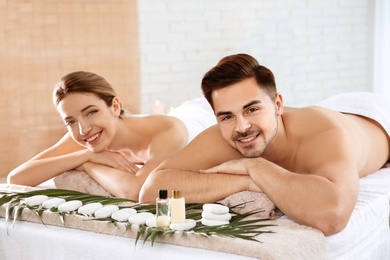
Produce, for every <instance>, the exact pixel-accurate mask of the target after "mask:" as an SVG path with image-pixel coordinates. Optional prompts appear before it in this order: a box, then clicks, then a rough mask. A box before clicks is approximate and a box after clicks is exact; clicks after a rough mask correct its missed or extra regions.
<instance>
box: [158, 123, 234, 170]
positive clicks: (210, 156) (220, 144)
mask: <svg viewBox="0 0 390 260" xmlns="http://www.w3.org/2000/svg"><path fill="white" fill-rule="evenodd" d="M237 158H242V155H241V154H240V153H239V152H238V151H237V150H235V149H234V148H232V147H231V146H230V145H229V144H227V143H226V141H225V140H224V139H223V138H222V136H221V133H220V131H219V128H218V125H214V126H211V127H210V128H208V129H206V130H204V131H203V132H202V133H200V134H199V135H198V136H197V137H195V139H194V140H192V141H191V142H190V143H189V144H188V145H187V146H186V147H185V148H183V149H182V150H181V151H180V152H178V153H177V154H176V155H174V156H173V157H171V158H169V159H168V160H167V161H166V162H165V165H164V168H165V167H166V168H180V169H187V170H193V171H197V170H199V169H207V168H210V167H213V166H215V165H218V164H220V163H223V162H226V161H228V160H232V159H237Z"/></svg>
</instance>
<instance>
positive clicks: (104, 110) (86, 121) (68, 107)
mask: <svg viewBox="0 0 390 260" xmlns="http://www.w3.org/2000/svg"><path fill="white" fill-rule="evenodd" d="M57 110H58V112H59V114H60V116H61V118H62V120H63V122H64V124H65V126H66V128H67V129H68V132H69V134H70V135H71V137H72V138H73V140H74V141H75V142H77V143H78V144H80V145H82V146H84V147H86V148H88V149H89V150H91V151H93V152H101V151H104V150H105V149H106V148H107V147H108V146H109V145H110V144H111V142H112V140H113V138H114V136H115V133H116V126H117V122H118V120H117V119H118V117H119V114H120V105H119V100H118V99H117V98H114V100H113V105H112V106H111V107H108V106H107V105H106V103H105V102H104V101H103V100H102V99H100V98H99V97H98V96H96V95H94V94H91V93H70V94H68V95H67V96H66V97H65V98H64V99H63V100H62V101H61V102H60V103H59V104H58V105H57Z"/></svg>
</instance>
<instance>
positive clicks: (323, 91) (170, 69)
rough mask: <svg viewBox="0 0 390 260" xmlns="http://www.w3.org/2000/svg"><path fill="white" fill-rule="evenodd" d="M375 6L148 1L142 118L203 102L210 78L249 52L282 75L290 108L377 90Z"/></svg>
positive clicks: (334, 0) (364, 1) (339, 0)
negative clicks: (203, 84)
mask: <svg viewBox="0 0 390 260" xmlns="http://www.w3.org/2000/svg"><path fill="white" fill-rule="evenodd" d="M373 5H374V2H373V1H370V0H329V1H318V0H239V1H238V0H231V1H226V0H213V1H208V0H199V1H191V2H190V1H180V0H142V1H139V3H138V9H139V23H140V27H139V31H140V54H141V112H143V113H149V112H150V106H151V103H153V102H154V100H156V99H159V100H161V102H163V103H164V104H165V107H166V108H168V107H170V106H177V105H178V104H180V103H181V102H182V101H184V100H187V99H190V98H193V97H197V96H201V91H200V81H201V79H202V77H203V75H204V73H205V72H206V71H207V70H208V69H209V68H211V67H212V66H214V65H215V64H216V63H217V62H218V60H219V59H221V58H222V57H223V56H226V55H229V54H233V53H238V52H246V53H249V54H252V55H253V56H255V57H256V58H257V59H258V60H259V61H260V62H261V63H262V64H263V65H264V66H266V67H268V68H270V69H271V70H272V71H273V72H274V73H275V76H276V81H277V85H278V88H279V91H280V92H281V93H282V94H284V97H285V102H286V104H287V105H293V106H303V105H308V104H313V103H314V102H317V101H319V100H321V99H323V98H325V97H328V96H330V95H332V94H335V93H339V92H347V91H370V90H371V89H372V83H371V82H372V72H371V66H372V55H373V54H372V53H373V51H372V45H373V44H372V39H373V37H372V34H373V15H372V14H373Z"/></svg>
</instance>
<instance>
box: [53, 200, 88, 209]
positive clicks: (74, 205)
mask: <svg viewBox="0 0 390 260" xmlns="http://www.w3.org/2000/svg"><path fill="white" fill-rule="evenodd" d="M82 205H83V203H82V202H81V201H80V200H70V201H67V202H65V203H62V204H61V205H59V206H58V211H61V212H69V211H74V210H77V209H78V208H80V207H81V206H82Z"/></svg>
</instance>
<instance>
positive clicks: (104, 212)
mask: <svg viewBox="0 0 390 260" xmlns="http://www.w3.org/2000/svg"><path fill="white" fill-rule="evenodd" d="M118 210H119V207H118V206H117V205H106V206H103V207H102V208H100V209H98V210H96V211H95V213H94V215H95V218H108V217H111V215H112V213H114V212H115V211H118Z"/></svg>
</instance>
